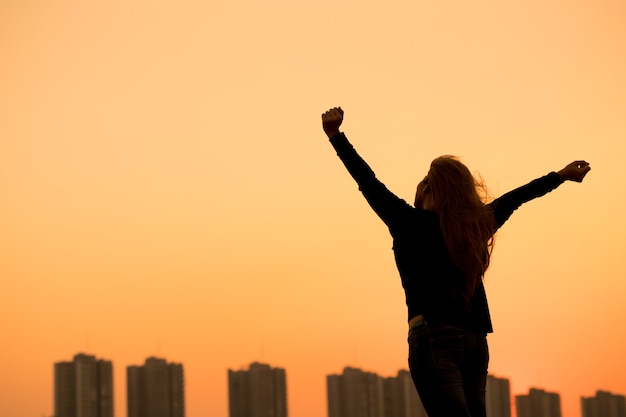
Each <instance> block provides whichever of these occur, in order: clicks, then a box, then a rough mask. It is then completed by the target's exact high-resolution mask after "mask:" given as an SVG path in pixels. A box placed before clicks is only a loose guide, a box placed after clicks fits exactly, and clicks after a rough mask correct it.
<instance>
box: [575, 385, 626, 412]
mask: <svg viewBox="0 0 626 417" xmlns="http://www.w3.org/2000/svg"><path fill="white" fill-rule="evenodd" d="M580 400H581V406H582V413H583V417H626V397H624V396H623V395H617V394H611V393H610V392H607V391H597V392H596V396H595V397H587V398H585V397H581V399H580Z"/></svg>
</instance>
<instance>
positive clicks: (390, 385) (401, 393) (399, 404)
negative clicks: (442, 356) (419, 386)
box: [383, 369, 428, 417]
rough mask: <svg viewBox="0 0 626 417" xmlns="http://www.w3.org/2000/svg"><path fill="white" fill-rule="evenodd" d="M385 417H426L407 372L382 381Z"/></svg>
mask: <svg viewBox="0 0 626 417" xmlns="http://www.w3.org/2000/svg"><path fill="white" fill-rule="evenodd" d="M383 397H384V400H383V402H384V410H385V412H384V415H385V417H428V415H427V414H426V411H425V410H424V406H423V405H422V401H421V400H420V397H419V395H417V391H416V390H415V385H414V384H413V380H412V379H411V374H410V373H409V371H407V370H404V369H401V370H399V371H398V375H397V376H395V377H388V378H384V379H383Z"/></svg>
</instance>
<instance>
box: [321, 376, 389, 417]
mask: <svg viewBox="0 0 626 417" xmlns="http://www.w3.org/2000/svg"><path fill="white" fill-rule="evenodd" d="M326 385H327V391H328V417H385V414H384V413H385V402H384V388H383V379H382V378H381V377H380V376H378V375H376V374H375V373H372V372H365V371H362V370H360V369H358V368H351V367H346V368H344V370H343V373H342V374H341V375H327V376H326Z"/></svg>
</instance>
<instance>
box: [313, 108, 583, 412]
mask: <svg viewBox="0 0 626 417" xmlns="http://www.w3.org/2000/svg"><path fill="white" fill-rule="evenodd" d="M342 121H343V110H342V109H341V108H340V107H336V108H333V109H330V110H328V111H327V112H325V113H324V114H323V115H322V126H323V128H324V132H325V133H326V135H327V136H328V138H329V139H330V143H331V144H332V145H333V147H334V148H335V150H336V151H337V155H338V156H339V158H340V159H341V161H342V162H343V163H344V165H345V166H346V168H347V169H348V172H349V173H350V174H351V175H352V177H353V178H354V179H355V180H356V182H357V184H358V186H359V189H360V191H361V192H362V193H363V195H364V196H365V199H366V200H367V202H368V203H369V205H370V206H371V207H372V209H374V211H375V212H376V214H377V215H378V216H379V217H380V218H381V220H382V221H383V222H384V223H385V224H386V225H387V227H388V228H389V231H390V233H391V236H392V238H393V251H394V255H395V260H396V265H397V267H398V271H399V273H400V278H401V280H402V286H403V287H404V291H405V295H406V304H407V307H408V323H409V336H408V342H409V369H410V371H411V376H412V378H413V382H414V383H415V387H416V388H417V391H418V393H419V395H420V398H421V400H422V403H423V404H424V408H425V409H426V412H427V413H428V415H429V416H430V417H457V416H458V417H461V416H463V417H484V416H485V415H486V411H485V385H486V381H487V365H488V362H489V352H488V349H487V333H491V332H492V327H491V319H490V316H489V308H488V305H487V298H486V296H485V289H484V287H483V283H482V278H483V275H484V273H485V271H486V270H487V267H488V266H489V259H490V257H491V249H492V245H493V236H494V233H495V232H496V230H498V228H499V227H500V226H502V225H503V224H504V222H505V221H506V220H507V219H508V218H509V217H510V216H511V214H512V213H513V211H515V210H516V209H517V208H518V207H519V206H520V205H522V204H523V203H525V202H527V201H530V200H532V199H534V198H537V197H540V196H543V195H544V194H546V193H548V192H550V191H552V190H554V189H555V188H557V187H558V186H559V185H561V184H562V183H563V182H564V181H566V180H569V181H576V182H581V181H582V180H583V178H584V177H585V175H586V174H587V173H588V172H589V170H590V169H591V168H590V166H589V164H588V163H587V162H585V161H575V162H572V163H571V164H569V165H567V166H566V167H565V168H563V169H562V170H561V171H559V172H558V173H557V172H551V173H549V174H548V175H546V176H544V177H541V178H538V179H536V180H534V181H532V182H530V183H528V184H526V185H524V186H522V187H520V188H517V189H515V190H513V191H511V192H509V193H507V194H505V195H503V196H502V197H500V198H498V199H496V200H494V201H493V202H491V203H489V204H484V203H483V201H482V200H481V198H480V195H479V192H478V190H479V189H481V188H482V185H481V184H479V183H477V181H476V180H475V179H474V177H473V176H472V174H471V173H470V171H469V170H468V169H467V167H466V166H465V165H463V164H462V163H461V162H459V161H458V160H456V159H455V158H453V157H450V156H442V157H439V158H437V159H435V160H434V161H433V162H432V163H431V166H430V169H429V171H428V174H427V175H426V177H425V178H424V179H423V180H422V181H421V182H420V183H419V184H418V186H417V192H416V195H415V204H414V207H412V206H410V205H409V204H407V203H406V202H405V201H404V200H401V199H400V198H398V197H396V196H395V195H394V194H393V193H391V192H390V191H389V190H388V189H387V188H386V187H385V186H384V185H383V184H382V183H381V182H380V181H378V180H377V179H376V177H375V175H374V172H373V171H372V170H371V168H370V167H369V166H368V165H367V163H366V162H365V161H364V160H363V159H362V158H361V157H360V156H359V155H358V154H357V152H356V151H355V150H354V148H353V147H352V145H351V144H350V143H349V142H348V139H347V138H346V136H345V135H344V134H343V133H341V132H340V131H339V127H340V125H341V123H342Z"/></svg>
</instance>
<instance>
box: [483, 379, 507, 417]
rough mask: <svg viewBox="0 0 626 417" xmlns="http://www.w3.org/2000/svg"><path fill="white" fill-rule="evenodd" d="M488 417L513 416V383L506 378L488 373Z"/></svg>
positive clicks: (486, 396) (486, 403) (486, 401)
mask: <svg viewBox="0 0 626 417" xmlns="http://www.w3.org/2000/svg"><path fill="white" fill-rule="evenodd" d="M485 405H486V407H487V417H511V385H510V383H509V380H508V379H506V378H498V377H496V376H493V375H487V392H486V394H485Z"/></svg>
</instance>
